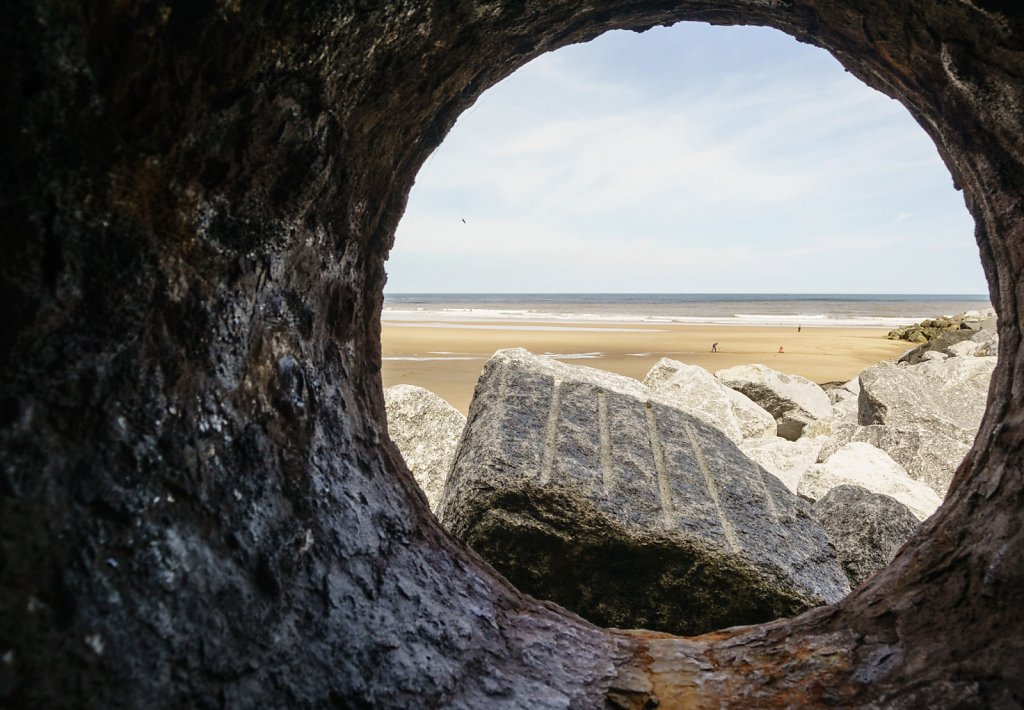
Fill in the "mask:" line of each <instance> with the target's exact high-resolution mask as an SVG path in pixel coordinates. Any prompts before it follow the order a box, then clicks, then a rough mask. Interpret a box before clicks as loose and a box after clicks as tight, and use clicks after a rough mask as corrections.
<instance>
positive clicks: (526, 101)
mask: <svg viewBox="0 0 1024 710" xmlns="http://www.w3.org/2000/svg"><path fill="white" fill-rule="evenodd" d="M463 219H465V220H466V222H465V223H463V222H462V220H463ZM972 233H973V225H972V223H971V220H970V217H969V215H968V213H967V211H966V209H965V207H964V204H963V199H962V197H961V196H960V194H959V193H957V192H956V191H955V190H954V189H953V187H952V181H951V179H950V177H949V174H948V172H947V171H946V169H945V167H944V166H943V164H942V162H941V161H940V159H939V157H938V155H937V151H936V150H935V147H934V146H933V145H932V144H931V142H930V141H929V139H928V138H927V136H926V135H925V134H924V132H923V131H922V130H921V129H920V127H918V126H917V125H916V124H915V123H914V122H913V120H912V119H911V117H910V116H909V114H908V113H907V111H906V110H905V109H904V108H903V107H902V106H900V105H899V104H897V103H896V102H894V101H892V100H890V99H888V98H886V97H885V96H883V95H881V94H879V93H877V92H875V91H873V90H871V89H869V88H868V87H866V86H865V85H864V84H862V83H860V82H859V81H857V80H856V79H854V78H853V77H851V76H850V75H848V74H845V73H844V72H843V70H842V69H841V67H839V65H838V63H837V62H835V60H833V59H832V58H831V57H830V56H829V55H827V54H825V53H824V52H823V51H821V50H817V49H814V48H811V47H808V46H805V45H800V44H798V43H797V42H795V41H794V40H792V39H790V38H788V37H785V36H784V35H781V34H780V33H777V32H774V31H771V30H764V29H755V28H710V27H706V26H701V25H689V24H684V25H677V26H676V27H673V28H667V29H665V28H662V29H659V30H652V31H650V32H647V33H644V34H643V35H635V34H630V33H620V32H616V33H609V34H607V35H605V36H603V37H601V38H598V39H597V40H594V41H593V42H591V43H589V44H587V45H579V46H574V47H569V48H566V49H563V50H560V51H559V52H555V53H553V54H548V55H545V56H542V57H540V58H539V59H537V60H535V61H534V62H532V63H531V64H530V65H528V66H526V67H524V68H523V69H521V70H520V71H518V72H517V73H516V74H515V75H513V76H512V77H510V78H509V79H507V80H506V81H504V82H502V83H501V84H499V85H498V86H496V87H494V88H493V89H491V90H490V91H488V92H487V93H486V94H485V95H484V96H482V97H481V99H480V100H479V101H478V102H477V105H476V106H474V107H473V108H472V109H470V110H469V111H468V112H467V113H466V114H464V115H463V116H462V117H461V118H460V120H459V122H458V123H457V125H456V126H455V128H454V129H453V131H452V132H451V134H450V135H449V137H448V138H447V139H446V141H445V142H444V144H443V145H442V146H441V147H440V148H439V149H438V150H437V152H436V153H435V154H434V155H433V156H432V157H431V158H430V160H429V161H428V162H427V164H426V165H425V166H424V168H423V169H422V171H421V173H420V175H419V177H418V179H417V183H416V186H415V188H414V189H413V192H412V195H411V197H410V201H409V206H408V210H407V212H406V215H405V217H404V219H403V221H402V223H401V226H400V227H399V231H398V235H397V240H396V246H395V250H394V252H393V254H392V257H391V260H390V261H389V264H388V271H389V273H390V278H389V283H388V290H389V291H393V292H399V291H705V290H706V291H739V292H742V291H822V290H824V291H854V292H856V291H861V292H972V293H978V292H983V291H984V290H985V284H984V279H983V277H982V274H981V268H980V263H979V258H978V254H977V250H976V247H975V245H974V241H973V238H972ZM939 245H941V247H940V246H939Z"/></svg>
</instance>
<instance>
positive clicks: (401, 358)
mask: <svg viewBox="0 0 1024 710" xmlns="http://www.w3.org/2000/svg"><path fill="white" fill-rule="evenodd" d="M485 359H486V358H484V357H479V356H469V355H459V356H456V357H436V356H433V357H432V356H423V355H396V356H394V357H382V358H381V360H388V361H391V362H431V361H434V360H444V361H448V360H485Z"/></svg>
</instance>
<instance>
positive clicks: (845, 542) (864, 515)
mask: <svg viewBox="0 0 1024 710" xmlns="http://www.w3.org/2000/svg"><path fill="white" fill-rule="evenodd" d="M811 515H813V516H814V517H815V519H816V520H817V521H818V522H819V523H821V526H822V527H823V528H825V532H826V533H828V536H829V538H831V540H832V544H833V545H835V548H836V555H837V556H838V557H839V561H840V562H841V563H842V565H843V569H844V570H846V575H847V577H848V578H849V580H850V586H852V587H856V586H858V585H859V584H860V583H861V582H863V581H864V580H866V579H867V578H868V577H870V576H871V575H873V574H874V573H875V572H877V571H878V570H880V569H882V568H883V567H885V566H886V565H888V564H889V563H890V562H891V561H892V558H893V557H894V556H895V555H896V553H897V552H898V551H899V549H900V548H901V547H903V545H904V543H906V541H907V540H909V539H910V537H911V535H913V534H914V532H915V531H916V530H917V528H918V526H919V525H920V522H919V521H918V519H917V518H916V517H915V516H914V514H913V513H911V512H910V509H909V508H907V506H905V505H903V504H902V503H900V502H899V501H898V500H896V499H895V498H890V497H889V496H887V495H882V494H881V493H872V492H871V491H869V490H867V489H866V488H861V487H860V486H853V485H843V486H837V487H836V488H833V489H832V490H830V491H829V492H828V493H827V494H825V496H824V497H823V498H820V499H819V500H818V501H817V502H816V503H815V504H814V505H813V506H811Z"/></svg>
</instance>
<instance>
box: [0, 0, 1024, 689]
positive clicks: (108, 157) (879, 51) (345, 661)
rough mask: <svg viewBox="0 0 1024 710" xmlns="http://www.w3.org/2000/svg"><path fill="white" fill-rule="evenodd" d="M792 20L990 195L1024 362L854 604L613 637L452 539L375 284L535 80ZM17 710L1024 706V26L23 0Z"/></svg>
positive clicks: (982, 217) (10, 411)
mask: <svg viewBox="0 0 1024 710" xmlns="http://www.w3.org/2000/svg"><path fill="white" fill-rule="evenodd" d="M683 19H689V20H703V21H711V22H716V23H722V24H734V23H746V24H762V25H769V26H773V27H777V28H779V29H782V30H783V31H786V32H788V33H790V34H792V35H794V36H795V37H797V38H798V39H801V40H803V41H808V42H811V43H813V44H817V45H819V46H822V47H824V48H826V49H828V50H829V51H831V52H832V53H833V54H834V55H835V56H836V57H837V58H838V59H839V60H840V61H841V62H842V63H843V64H844V66H846V68H847V69H849V70H850V71H851V72H852V73H854V74H855V75H856V76H858V77H860V78H861V79H862V80H864V81H865V82H867V83H868V84H870V85H872V86H874V87H876V88H879V89H880V90H882V91H884V92H885V93H887V94H889V95H890V96H893V97H895V98H897V99H899V100H900V101H901V102H903V104H904V105H906V106H907V108H908V109H909V110H910V111H911V112H912V113H913V115H914V116H915V118H917V120H918V121H919V123H920V124H921V125H922V127H923V128H924V130H926V131H927V132H928V134H929V135H930V136H931V137H932V139H933V140H934V141H935V143H936V145H937V147H938V149H939V152H940V154H941V155H942V157H943V159H944V160H945V161H946V163H947V165H948V166H949V168H950V171H951V173H952V175H953V179H954V180H955V181H956V183H957V184H958V185H959V186H961V187H962V188H963V190H964V195H965V199H966V202H967V205H968V207H969V209H970V210H971V212H972V214H973V215H974V218H975V221H976V223H977V232H976V238H977V241H978V246H979V249H980V253H981V258H982V262H983V265H984V267H985V270H986V273H987V275H988V278H989V283H990V286H991V295H992V299H993V302H994V304H995V306H996V308H997V310H998V311H999V313H1000V349H1001V352H1000V355H1001V358H1000V365H999V368H998V369H997V371H996V373H995V375H994V378H993V387H992V389H991V394H990V402H989V409H988V413H987V416H986V419H985V422H984V424H983V426H982V429H981V433H980V434H979V439H978V442H977V443H976V445H975V447H974V449H973V450H972V452H971V453H970V454H969V455H968V457H967V460H966V461H965V463H964V465H963V466H961V468H960V470H959V472H958V475H957V478H956V479H955V480H954V482H953V486H952V489H951V493H950V496H949V499H948V501H947V503H946V505H945V507H944V508H943V509H942V510H941V511H940V512H939V513H938V514H937V515H936V516H935V517H934V518H932V519H931V521H930V522H929V523H927V524H926V525H925V526H924V528H923V530H922V532H921V533H920V534H919V535H918V537H917V538H916V539H915V540H913V541H912V542H911V543H910V545H909V546H908V547H907V548H906V549H904V550H903V552H902V554H900V555H899V556H898V557H897V558H896V560H895V561H894V562H893V564H892V565H891V566H890V567H889V568H888V569H887V571H885V572H884V573H882V574H881V575H879V576H876V577H875V578H874V579H873V580H872V581H871V582H869V583H868V585H867V586H865V587H862V588H860V589H859V590H858V591H856V592H854V594H853V595H851V596H850V597H848V598H847V599H846V600H845V601H843V602H841V603H840V604H838V605H836V606H833V607H828V608H825V609H822V610H817V611H814V612H810V613H808V614H805V615H803V616H801V617H798V618H797V619H794V620H784V621H779V622H773V623H772V624H768V625H765V626H758V627H749V628H744V629H739V630H731V631H726V632H720V633H717V634H712V635H709V636H705V637H700V638H698V639H694V640H679V639H673V638H671V637H662V636H657V635H653V634H645V633H640V632H637V633H624V632H607V631H603V630H600V629H597V628H594V627H592V626H590V625H588V624H586V623H585V622H583V621H581V620H579V619H577V618H575V617H573V616H572V615H570V614H568V613H566V612H565V611H563V610H560V609H558V608H556V607H553V606H551V605H548V604H545V603H542V602H537V601H534V600H531V599H529V598H525V597H523V596H521V595H520V594H519V593H518V592H516V591H515V590H514V589H512V588H511V587H510V586H509V585H508V584H507V583H505V582H504V581H503V580H501V579H500V578H498V577H497V576H496V575H495V574H494V573H493V572H492V571H491V570H490V569H489V568H488V567H487V565H486V564H484V563H483V562H482V561H480V560H479V558H477V557H476V556H475V555H474V554H473V553H471V552H470V551H468V550H467V549H465V548H464V547H463V546H461V545H460V544H459V543H457V542H455V541H453V540H451V539H449V538H448V537H447V536H446V535H445V534H444V533H443V532H442V531H441V530H440V529H439V527H438V526H437V523H436V522H435V521H434V520H433V518H432V517H431V516H430V515H429V513H428V512H427V508H426V503H425V500H424V499H423V497H422V495H421V494H419V493H418V491H417V490H416V488H415V485H414V484H413V482H412V479H411V477H410V475H409V473H408V471H407V470H406V469H405V466H404V464H403V463H402V462H401V460H400V458H399V456H398V455H397V452H396V450H395V449H394V447H393V446H391V445H390V443H389V442H388V441H387V436H386V428H385V426H384V424H383V416H384V407H383V399H382V395H381V387H380V376H379V368H380V352H379V349H380V344H379V330H378V315H379V310H380V305H381V298H382V295H381V294H382V288H383V285H384V279H385V276H384V269H383V264H384V259H385V258H386V255H387V252H388V249H389V248H390V246H391V242H392V239H393V234H394V229H395V226H396V224H397V221H398V219H399V217H400V216H401V213H402V209H403V207H404V204H405V200H406V196H407V194H408V190H409V187H410V186H411V184H412V181H413V179H414V177H415V174H416V171H417V170H418V168H419V166H420V165H421V164H422V163H423V161H424V160H425V159H426V158H427V156H428V155H429V153H430V152H431V150H433V148H435V147H436V146H437V144H438V143H439V142H440V141H441V140H442V139H443V137H444V136H445V134H446V132H447V131H448V129H449V128H450V127H451V125H452V123H453V122H454V121H455V119H456V118H457V116H458V115H459V113H460V112H462V111H463V110H465V109H466V108H467V107H468V106H470V105H471V104H472V103H473V101H474V100H475V99H476V98H477V97H478V96H479V94H480V93H481V92H482V91H483V90H484V89H486V88H487V87H488V86H490V85H492V84H494V83H495V82H497V81H499V80H500V79H501V78H503V77H504V76H506V75H508V74H509V73H510V72H512V71H513V70H514V69H516V68H517V67H518V66H520V65H522V64H523V63H524V62H526V61H528V60H529V59H531V58H532V57H534V56H537V55H538V54H540V53H542V52H545V51H548V50H550V49H554V48H556V47H559V46H562V45H565V44H569V43H572V42H577V41H583V40H586V39H590V38H592V37H594V36H596V35H597V34H600V33H601V32H603V31H605V30H607V29H610V28H615V27H622V28H633V29H643V28H646V27H649V26H652V25H655V24H661V23H670V22H674V21H676V20H683ZM0 40H2V41H0V66H3V67H5V74H6V76H5V91H4V102H3V103H4V105H3V111H2V112H0V115H2V124H0V125H2V126H3V129H4V133H3V135H4V140H3V141H0V165H2V166H3V172H2V184H0V234H2V235H3V242H2V244H3V246H2V250H3V258H2V259H0V302H2V304H3V308H2V309H0V378H2V379H0V705H3V706H11V707H83V706H94V707H110V706H130V707H158V706H196V707H208V706H228V707H244V706H278V707H280V706H294V707H302V706H325V705H337V706H346V707H347V706H352V707H358V706H375V707H402V706H405V707H423V706H434V705H442V706H453V707H460V706H462V707H497V706H513V707H516V706H518V707H567V706H575V707H600V706H601V705H602V704H603V703H605V702H606V700H607V701H608V702H612V703H617V704H619V705H623V706H636V707H640V706H642V705H643V704H644V703H647V702H649V703H653V702H654V701H655V700H658V701H660V702H661V703H662V707H671V706H672V704H673V702H676V703H678V702H682V701H683V700H684V699H685V700H687V701H690V702H692V703H693V704H695V705H698V706H699V705H702V704H703V705H709V706H715V705H720V704H724V703H728V702H732V703H734V704H737V705H741V706H745V707H750V706H754V705H786V704H797V705H803V706H809V705H816V704H817V705H830V704H831V705H835V704H842V703H848V702H851V701H856V702H858V703H864V704H866V703H877V704H880V705H883V706H886V707H898V706H903V707H921V706H936V705H940V706H941V705H947V706H952V705H958V706H972V705H973V706H978V707H981V706H988V707H992V706H996V707H998V706H1007V705H1011V704H1012V703H1013V702H1018V703H1019V702H1021V698H1022V697H1024V690H1022V683H1024V681H1022V679H1024V654H1021V653H1020V650H1019V649H1020V646H1019V639H1020V638H1021V636H1022V635H1024V628H1022V627H1024V616H1022V615H1021V614H1020V612H1019V609H1020V608H1021V605H1022V603H1024V592H1022V591H1021V590H1022V589H1024V584H1022V583H1024V579H1022V577H1024V533H1022V529H1021V520H1022V512H1024V490H1022V488H1024V483H1022V476H1021V473H1022V458H1021V456H1022V441H1024V439H1022V430H1024V407H1022V405H1021V396H1020V388H1021V387H1022V386H1024V385H1022V383H1024V369H1022V368H1024V358H1021V356H1020V354H1019V350H1020V345H1021V323H1022V318H1021V312H1020V308H1021V306H1022V304H1024V286H1022V279H1021V275H1022V274H1024V246H1022V244H1024V212H1022V197H1024V166H1022V160H1024V131H1022V130H1021V125H1024V121H1022V118H1024V115H1022V114H1024V111H1022V105H1024V102H1022V93H1024V57H1022V51H1021V50H1022V48H1024V19H1022V18H1021V16H1020V11H1019V10H1017V9H1016V6H1015V5H1014V4H1012V3H1005V2H994V1H987V2H982V1H981V0H973V2H972V1H968V0H907V1H906V2H901V3H891V2H881V1H880V0H845V1H840V0H831V1H830V0H818V1H814V0H792V1H791V2H781V1H780V2H775V1H766V0H720V1H713V0H704V1H703V2H699V1H696V0H675V1H672V0H632V1H630V2H622V1H621V0H594V1H592V2H589V3H578V2H575V1H574V0H550V1H548V2H526V1H523V0H505V1H501V0H489V1H488V0H476V1H475V2H474V1H472V0H434V1H432V2H425V1H422V0H416V1H412V0H407V1H404V2H403V1H400V0H395V1H393V2H386V3H375V2H362V1H354V2H348V3H337V2H327V1H326V0H319V1H318V0H308V1H307V2H301V3H291V4H289V3H278V2H252V3H242V2H231V1H228V0H221V1H219V2H214V1H212V0H211V1H208V2H198V1H197V2H178V3H168V4H163V3H159V2H114V1H113V0H95V1H94V2H89V3H82V2H74V1H72V0H38V1H36V2H30V1H28V0H10V1H9V2H6V3H4V4H3V7H2V8H0Z"/></svg>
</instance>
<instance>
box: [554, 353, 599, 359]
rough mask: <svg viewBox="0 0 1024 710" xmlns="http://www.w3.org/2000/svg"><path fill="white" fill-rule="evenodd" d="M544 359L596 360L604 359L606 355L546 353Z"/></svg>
mask: <svg viewBox="0 0 1024 710" xmlns="http://www.w3.org/2000/svg"><path fill="white" fill-rule="evenodd" d="M544 357H549V358H551V359H552V360H596V359H597V358H602V357H604V353H544Z"/></svg>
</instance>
